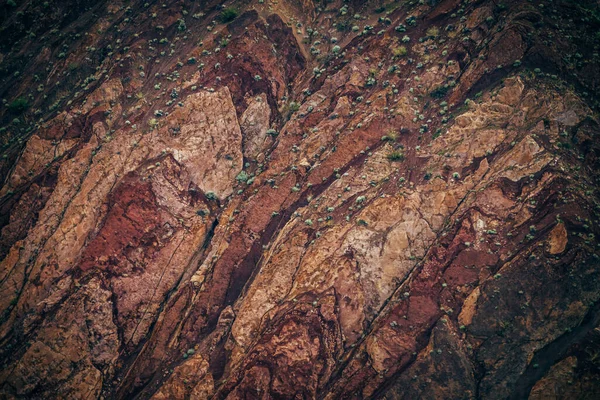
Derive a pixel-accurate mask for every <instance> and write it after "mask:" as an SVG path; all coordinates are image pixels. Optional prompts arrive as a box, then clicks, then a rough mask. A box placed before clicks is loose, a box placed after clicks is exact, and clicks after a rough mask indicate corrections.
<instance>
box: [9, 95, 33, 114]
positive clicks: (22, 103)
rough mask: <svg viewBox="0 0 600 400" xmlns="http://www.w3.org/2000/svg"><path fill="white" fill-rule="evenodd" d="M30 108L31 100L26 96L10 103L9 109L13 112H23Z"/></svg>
mask: <svg viewBox="0 0 600 400" xmlns="http://www.w3.org/2000/svg"><path fill="white" fill-rule="evenodd" d="M28 108H29V101H27V99H26V98H25V97H19V98H17V99H15V100H13V101H11V102H10V103H9V104H8V110H9V111H10V112H11V113H13V114H21V113H23V112H24V111H25V110H27V109H28Z"/></svg>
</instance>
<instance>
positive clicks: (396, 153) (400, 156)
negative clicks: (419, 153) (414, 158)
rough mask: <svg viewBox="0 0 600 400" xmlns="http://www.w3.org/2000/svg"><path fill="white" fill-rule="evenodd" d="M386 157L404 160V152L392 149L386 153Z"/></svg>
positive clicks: (390, 159)
mask: <svg viewBox="0 0 600 400" xmlns="http://www.w3.org/2000/svg"><path fill="white" fill-rule="evenodd" d="M387 159H388V160H389V161H404V159H405V156H404V153H402V152H400V151H393V152H391V153H390V154H388V155H387Z"/></svg>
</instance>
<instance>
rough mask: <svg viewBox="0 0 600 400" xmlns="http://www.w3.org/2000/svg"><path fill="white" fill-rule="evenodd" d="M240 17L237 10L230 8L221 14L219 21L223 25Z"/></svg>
mask: <svg viewBox="0 0 600 400" xmlns="http://www.w3.org/2000/svg"><path fill="white" fill-rule="evenodd" d="M238 15H239V12H238V11H237V10H236V9H235V8H232V7H229V8H226V9H224V10H223V11H221V14H220V15H219V20H220V21H221V22H222V23H227V22H231V21H233V20H234V19H236V18H237V17H238Z"/></svg>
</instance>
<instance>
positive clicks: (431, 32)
mask: <svg viewBox="0 0 600 400" xmlns="http://www.w3.org/2000/svg"><path fill="white" fill-rule="evenodd" d="M427 36H428V37H431V38H436V37H438V36H440V29H439V28H438V27H437V26H432V27H431V28H429V29H427Z"/></svg>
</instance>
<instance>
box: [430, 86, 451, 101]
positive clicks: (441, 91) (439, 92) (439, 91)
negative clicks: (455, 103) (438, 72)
mask: <svg viewBox="0 0 600 400" xmlns="http://www.w3.org/2000/svg"><path fill="white" fill-rule="evenodd" d="M448 89H449V88H448V86H439V87H437V88H436V89H434V90H432V91H431V92H430V93H429V95H430V96H431V97H433V98H434V99H441V98H442V97H444V96H445V95H446V94H447V93H448Z"/></svg>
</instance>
